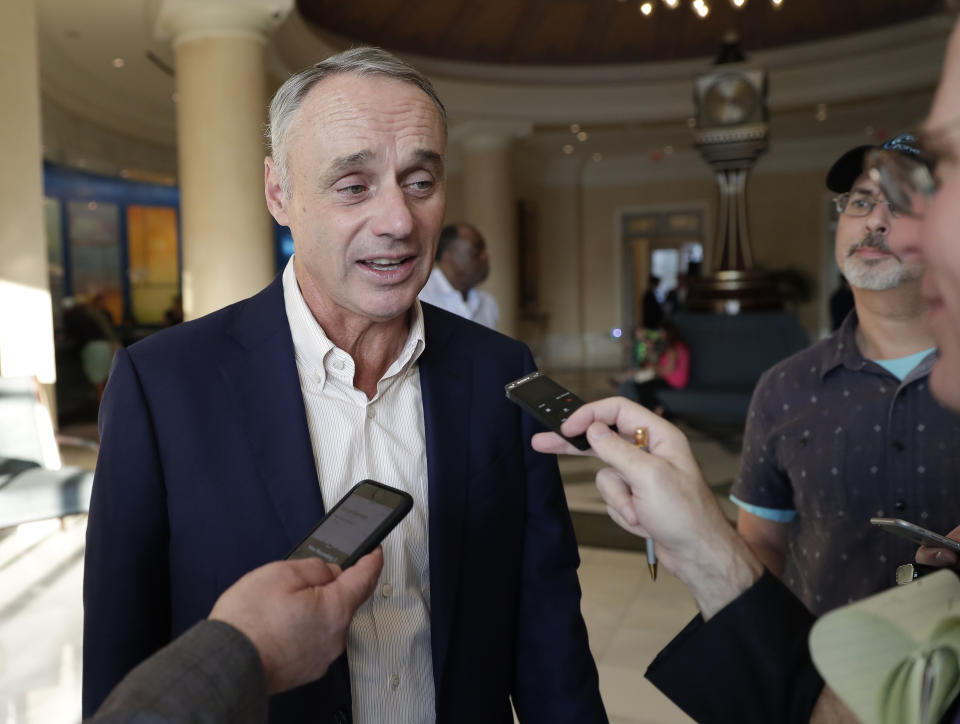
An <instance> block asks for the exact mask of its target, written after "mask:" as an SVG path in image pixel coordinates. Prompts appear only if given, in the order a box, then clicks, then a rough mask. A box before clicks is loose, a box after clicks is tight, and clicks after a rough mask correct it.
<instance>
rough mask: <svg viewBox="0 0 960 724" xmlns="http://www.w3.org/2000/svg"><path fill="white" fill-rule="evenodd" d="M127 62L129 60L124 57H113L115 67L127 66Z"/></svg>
mask: <svg viewBox="0 0 960 724" xmlns="http://www.w3.org/2000/svg"><path fill="white" fill-rule="evenodd" d="M126 64H127V61H125V60H124V59H123V58H114V59H113V67H114V68H122V67H123V66H125V65H126Z"/></svg>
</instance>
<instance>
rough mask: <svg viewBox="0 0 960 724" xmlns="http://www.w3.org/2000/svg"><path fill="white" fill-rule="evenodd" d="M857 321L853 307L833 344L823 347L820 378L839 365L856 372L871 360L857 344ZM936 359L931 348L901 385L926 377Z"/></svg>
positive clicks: (879, 367)
mask: <svg viewBox="0 0 960 724" xmlns="http://www.w3.org/2000/svg"><path fill="white" fill-rule="evenodd" d="M859 323H860V321H859V319H858V318H857V310H856V308H854V309H852V310H851V311H850V313H849V314H848V315H847V317H846V319H844V320H843V324H842V325H840V329H838V330H837V332H836V333H835V334H834V336H833V344H831V345H826V346H825V347H824V350H823V355H822V356H821V358H820V379H821V380H822V379H823V378H824V377H826V376H827V374H829V373H830V372H831V371H832V370H834V369H836V368H837V367H839V366H840V365H843V366H844V367H846V368H847V369H849V370H853V371H854V372H857V371H859V370H861V369H863V367H864V366H865V365H866V364H867V363H869V362H871V360H868V359H867V358H866V357H864V356H863V354H862V353H861V352H860V347H859V346H858V345H857V325H858V324H859ZM936 361H937V351H936V350H933V351H932V352H930V354H928V355H927V356H926V357H924V358H923V361H922V362H920V364H918V365H917V366H916V367H914V368H913V370H912V371H911V372H910V374H908V375H907V376H906V377H905V378H904V379H903V381H902V382H901V386H902V385H907V384H909V383H911V382H913V381H914V380H917V379H920V378H921V377H926V376H927V375H928V374H929V373H930V369H931V368H932V367H933V363H934V362H936ZM873 364H874V366H875V367H876V368H878V369H881V370H883V371H884V372H885V373H886V374H888V375H890V376H891V377H892V376H893V374H892V373H891V372H890V371H889V370H885V369H883V367H881V366H880V365H876V363H873Z"/></svg>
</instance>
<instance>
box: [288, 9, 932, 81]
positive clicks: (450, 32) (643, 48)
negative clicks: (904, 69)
mask: <svg viewBox="0 0 960 724" xmlns="http://www.w3.org/2000/svg"><path fill="white" fill-rule="evenodd" d="M638 2H639V0H627V1H626V2H619V1H618V0H420V1H419V2H417V3H409V2H403V0H362V1H361V2H356V3H344V2H342V0H338V1H337V2H335V1H334V0H298V1H297V7H298V9H299V11H300V13H301V15H303V17H304V18H306V19H307V20H308V21H309V22H311V23H313V24H314V25H316V26H317V27H319V28H321V29H323V30H326V31H329V32H332V33H335V34H337V35H339V36H341V37H344V38H346V39H348V40H350V41H353V42H357V43H371V44H374V45H380V46H383V47H385V48H388V49H390V50H394V51H398V52H406V53H415V54H418V55H426V56H430V57H436V58H441V59H447V60H461V61H474V62H484V63H510V64H515V65H526V64H538V65H563V64H577V65H583V64H601V63H638V62H647V61H668V60H680V59H684V58H692V57H703V56H710V55H713V54H714V53H716V51H717V50H718V49H719V47H720V41H721V38H722V37H723V36H724V34H725V33H726V32H727V31H729V30H736V31H737V32H738V33H739V35H740V37H741V43H742V46H743V48H744V50H746V51H747V52H749V51H752V50H760V49H766V48H773V47H778V46H783V45H791V44H794V43H803V42H808V41H812V40H819V39H825V38H829V37H834V36H838V35H846V34H849V33H856V32H862V31H864V30H870V29H872V28H880V27H883V26H885V25H891V24H895V23H900V22H904V21H908V20H913V19H918V18H921V17H924V16H926V15H931V14H933V13H936V12H940V11H941V10H942V8H943V0H909V2H908V1H907V0H784V5H783V8H782V9H780V10H776V9H774V8H773V7H772V6H771V4H770V1H769V0H748V2H747V6H746V8H745V9H743V10H739V11H738V10H734V9H733V7H732V6H731V4H730V2H729V0H706V2H707V3H708V4H709V6H710V8H711V12H710V15H709V16H708V17H707V18H706V19H705V20H702V19H700V18H698V17H697V16H696V15H695V14H694V13H693V12H692V11H691V9H690V7H689V4H690V0H681V7H679V8H677V9H675V10H670V9H668V8H667V7H666V6H664V5H663V4H662V2H661V1H660V0H654V3H655V6H656V10H655V12H654V14H653V16H652V17H649V18H647V17H644V16H643V15H641V14H640V13H639V12H638V11H637V8H638Z"/></svg>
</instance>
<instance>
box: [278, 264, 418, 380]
mask: <svg viewBox="0 0 960 724" xmlns="http://www.w3.org/2000/svg"><path fill="white" fill-rule="evenodd" d="M283 303H284V306H285V308H286V311H287V319H288V320H289V323H290V334H291V336H292V337H293V348H294V352H295V354H296V356H297V361H298V362H299V363H300V364H302V365H305V366H306V367H307V368H308V369H309V370H310V371H311V373H312V374H313V375H314V377H315V378H316V380H317V381H318V382H319V383H320V384H321V385H323V384H324V383H325V382H326V378H327V375H328V372H329V370H328V368H327V365H328V364H336V363H337V362H343V363H344V368H345V369H346V368H349V373H350V377H351V378H352V376H353V358H352V357H350V355H349V354H347V353H346V352H345V351H344V350H342V349H340V348H339V347H337V346H336V345H335V344H334V343H333V342H332V341H330V338H329V337H327V335H326V333H325V332H324V331H323V327H321V326H320V324H319V322H317V320H316V318H315V317H314V316H313V312H311V311H310V307H308V306H307V301H306V300H305V299H304V298H303V293H302V292H301V291H300V285H299V284H298V283H297V276H296V273H295V272H294V269H293V257H292V256H291V257H290V260H289V261H288V262H287V265H286V267H285V268H284V270H283ZM424 330H425V327H424V323H423V309H422V307H421V306H420V300H419V299H415V300H414V302H413V307H411V309H410V331H409V332H408V333H407V341H406V342H405V343H404V345H403V349H401V350H400V354H399V355H398V356H397V359H396V360H394V361H393V364H391V365H390V367H389V368H388V369H387V371H386V372H385V373H384V375H383V377H382V378H381V382H382V381H383V380H385V379H387V378H389V377H392V376H394V375H396V374H399V373H402V372H406V371H407V370H408V369H410V368H411V367H412V366H413V365H414V364H416V362H417V360H418V359H419V358H420V355H421V354H423V350H424V349H425V348H426V335H425V332H424Z"/></svg>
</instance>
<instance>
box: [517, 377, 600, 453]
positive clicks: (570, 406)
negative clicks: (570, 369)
mask: <svg viewBox="0 0 960 724" xmlns="http://www.w3.org/2000/svg"><path fill="white" fill-rule="evenodd" d="M504 390H506V393H507V399H508V400H510V401H511V402H515V403H516V404H518V405H520V407H522V408H523V409H524V410H526V411H527V412H529V413H530V414H531V415H533V417H534V418H536V419H537V420H539V421H540V422H542V423H543V424H544V425H546V426H547V427H548V428H550V429H551V430H553V431H554V432H555V433H557V434H558V435H560V436H561V437H563V439H564V440H567V441H568V442H570V443H571V444H572V445H573V446H574V447H576V448H577V449H579V450H589V449H590V443H588V442H587V436H586V434H583V435H577V436H576V437H567V436H566V435H561V433H560V425H562V424H563V422H564V420H566V419H567V418H568V417H570V415H571V414H572V413H573V411H574V410H576V409H577V408H578V407H580V406H581V405H582V404H583V400H581V399H580V398H579V397H577V396H576V395H575V394H573V393H572V392H570V390H568V389H566V388H564V387H561V386H560V385H559V384H557V383H556V382H554V381H553V380H551V379H550V378H549V377H547V376H546V375H545V374H543V373H542V372H531V373H530V374H529V375H526V376H524V377H521V378H520V379H519V380H514V381H513V382H510V383H508V384H507V385H506V387H504Z"/></svg>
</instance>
